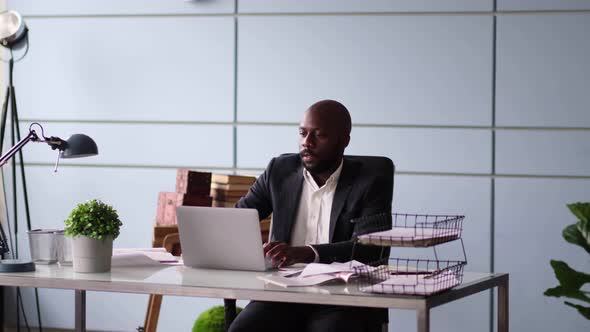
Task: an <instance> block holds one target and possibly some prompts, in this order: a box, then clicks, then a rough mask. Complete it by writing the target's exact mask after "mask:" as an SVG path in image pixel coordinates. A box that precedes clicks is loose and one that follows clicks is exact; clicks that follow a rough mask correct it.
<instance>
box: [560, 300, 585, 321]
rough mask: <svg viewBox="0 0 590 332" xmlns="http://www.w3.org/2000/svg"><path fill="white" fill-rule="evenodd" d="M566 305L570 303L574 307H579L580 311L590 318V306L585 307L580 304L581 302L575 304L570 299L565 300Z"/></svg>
mask: <svg viewBox="0 0 590 332" xmlns="http://www.w3.org/2000/svg"><path fill="white" fill-rule="evenodd" d="M565 304H566V305H569V306H570V307H572V308H576V309H578V312H579V313H580V314H581V315H582V316H584V317H586V319H590V307H584V306H583V305H579V304H574V303H571V302H568V301H565Z"/></svg>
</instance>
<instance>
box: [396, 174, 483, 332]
mask: <svg viewBox="0 0 590 332" xmlns="http://www.w3.org/2000/svg"><path fill="white" fill-rule="evenodd" d="M394 187H395V189H394V194H393V211H394V212H401V213H427V214H450V215H458V214H460V215H465V220H464V223H463V239H464V243H465V250H466V253H467V262H468V263H467V266H466V267H465V270H466V271H475V272H484V271H489V269H490V253H491V244H490V220H491V216H490V212H491V208H490V205H491V187H490V179H487V178H475V177H474V178H469V177H461V178H457V177H444V176H414V175H396V176H395V184H394ZM437 253H438V255H439V258H441V259H448V260H457V259H462V255H463V254H462V251H461V245H460V243H458V242H455V243H449V244H445V245H441V246H439V247H438V249H437ZM391 256H392V257H402V258H403V257H410V258H422V259H434V258H433V257H434V254H433V250H432V249H431V248H419V249H407V248H392V250H391ZM489 310H490V309H489V293H487V292H486V293H483V294H479V295H476V296H471V297H469V298H466V299H463V300H461V301H457V302H453V303H451V304H449V305H444V306H441V307H438V308H435V309H434V310H433V311H432V316H431V319H432V321H431V326H432V328H433V331H483V330H485V329H486V328H487V327H488V326H489V324H490V317H489V312H490V311H489ZM389 321H390V324H389V326H390V331H415V330H416V316H415V313H414V312H405V311H399V310H391V311H390V316H389Z"/></svg>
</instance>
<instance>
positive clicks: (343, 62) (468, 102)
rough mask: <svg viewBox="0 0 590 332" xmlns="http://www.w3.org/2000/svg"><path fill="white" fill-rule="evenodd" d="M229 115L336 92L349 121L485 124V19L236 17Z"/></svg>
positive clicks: (292, 107) (287, 110)
mask: <svg viewBox="0 0 590 332" xmlns="http://www.w3.org/2000/svg"><path fill="white" fill-rule="evenodd" d="M238 27H239V34H238V38H239V46H238V48H239V50H238V54H239V56H238V119H239V120H240V121H263V122H277V121H279V122H292V121H294V119H299V117H300V115H301V112H303V111H304V110H305V109H306V108H307V107H308V106H309V105H311V104H312V103H314V102H316V101H318V100H320V99H326V98H329V99H336V100H339V101H341V102H343V103H344V104H345V105H346V106H347V107H348V108H349V110H350V111H351V112H352V113H353V121H354V122H355V123H380V124H381V123H398V124H399V123H403V124H454V125H459V124H461V125H489V124H490V121H491V106H490V104H491V83H492V78H491V63H492V61H491V56H492V50H491V46H492V42H491V35H492V18H491V17H485V16H341V17H335V16H312V17H309V16H307V17H306V16H278V17H241V18H240V19H239V24H238Z"/></svg>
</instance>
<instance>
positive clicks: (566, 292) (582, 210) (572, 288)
mask: <svg viewBox="0 0 590 332" xmlns="http://www.w3.org/2000/svg"><path fill="white" fill-rule="evenodd" d="M567 207H568V208H569V209H570V211H571V212H572V213H573V214H574V215H575V216H576V217H578V219H579V220H578V222H577V223H575V224H571V225H568V226H567V227H565V228H564V229H563V232H562V235H563V238H564V239H565V240H566V241H567V242H569V243H572V244H575V245H578V246H580V247H582V248H584V250H586V252H587V253H588V254H590V203H573V204H569V205H568V206H567ZM551 267H552V268H553V271H554V272H555V277H556V278H557V280H558V281H559V286H557V287H553V288H549V289H547V290H546V291H545V293H544V294H545V295H546V296H554V297H562V296H563V297H567V298H570V299H574V300H577V301H579V302H585V303H588V304H590V297H589V296H588V295H590V291H587V290H584V289H582V288H583V286H584V285H585V284H587V283H590V274H586V273H583V272H578V271H576V270H574V269H572V268H571V267H569V265H567V264H566V263H565V262H563V261H557V260H551ZM564 303H565V304H566V305H568V306H570V307H572V308H575V309H576V310H578V312H579V313H580V314H581V315H582V316H584V317H586V319H590V307H587V306H584V305H582V304H577V303H572V302H569V301H565V302H564Z"/></svg>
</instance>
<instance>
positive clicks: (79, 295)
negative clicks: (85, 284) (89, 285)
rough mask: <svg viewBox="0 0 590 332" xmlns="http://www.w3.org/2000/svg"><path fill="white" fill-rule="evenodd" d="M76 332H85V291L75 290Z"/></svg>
mask: <svg viewBox="0 0 590 332" xmlns="http://www.w3.org/2000/svg"><path fill="white" fill-rule="evenodd" d="M75 292H76V296H75V297H76V298H75V302H74V303H75V306H76V317H75V321H76V332H86V291H85V290H80V289H76V290H75Z"/></svg>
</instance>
